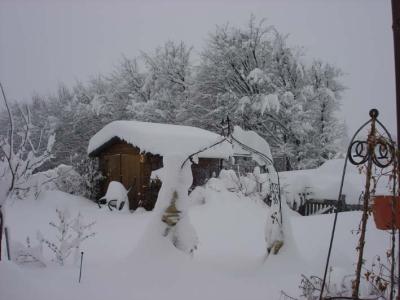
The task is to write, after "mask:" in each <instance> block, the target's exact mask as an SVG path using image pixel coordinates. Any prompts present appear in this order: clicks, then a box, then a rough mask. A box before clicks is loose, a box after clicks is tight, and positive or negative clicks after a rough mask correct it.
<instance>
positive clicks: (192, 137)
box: [88, 121, 232, 210]
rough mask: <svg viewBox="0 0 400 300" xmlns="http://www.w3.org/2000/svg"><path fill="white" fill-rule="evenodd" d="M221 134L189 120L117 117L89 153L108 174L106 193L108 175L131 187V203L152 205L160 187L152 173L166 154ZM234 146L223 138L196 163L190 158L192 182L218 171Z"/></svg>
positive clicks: (201, 181)
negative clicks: (182, 123)
mask: <svg viewBox="0 0 400 300" xmlns="http://www.w3.org/2000/svg"><path fill="white" fill-rule="evenodd" d="M219 140H222V137H221V136H219V135H217V134H215V133H212V132H209V131H206V130H203V129H200V128H195V127H190V126H178V125H171V124H158V123H147V122H138V121H114V122H112V123H110V124H108V125H106V126H105V127H104V128H103V129H101V130H100V131H99V132H98V133H96V135H94V136H93V137H92V139H91V140H90V142H89V147H88V154H89V156H91V157H98V158H99V166H100V169H101V172H102V174H103V175H104V176H105V180H104V181H103V183H102V193H103V194H104V193H105V192H106V190H107V187H108V184H109V183H110V181H119V182H121V183H122V184H123V185H124V186H125V188H126V189H127V190H129V193H128V198H129V208H130V209H132V210H134V209H136V208H138V207H144V208H146V209H147V210H151V209H152V208H153V207H154V205H155V202H156V200H157V195H158V191H159V189H160V187H161V182H160V181H159V180H157V179H154V178H151V175H152V172H153V171H156V170H158V169H160V168H162V167H163V156H164V155H176V154H179V155H181V156H188V155H190V154H193V153H195V152H197V151H199V150H202V149H204V148H205V147H207V146H209V145H212V144H214V143H215V142H217V141H219ZM214 148H215V149H214ZM231 151H232V149H231V146H230V145H229V143H226V142H224V143H222V144H220V145H218V146H217V147H213V149H209V150H206V151H204V152H201V153H199V154H198V162H197V164H192V173H193V186H198V185H202V184H204V183H205V181H206V180H207V179H208V178H210V177H212V176H218V174H219V172H220V170H221V167H222V160H223V159H224V158H227V157H229V156H230V155H231Z"/></svg>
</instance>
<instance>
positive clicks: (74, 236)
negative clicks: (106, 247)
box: [41, 209, 95, 266]
mask: <svg viewBox="0 0 400 300" xmlns="http://www.w3.org/2000/svg"><path fill="white" fill-rule="evenodd" d="M56 213H57V222H50V223H49V225H50V226H51V227H53V228H54V229H55V230H56V232H57V237H56V238H57V240H56V241H50V240H48V239H46V238H44V237H43V238H42V239H41V242H43V243H45V244H46V245H47V247H48V248H49V249H50V250H51V251H52V252H53V253H54V259H53V261H55V262H57V263H58V264H59V265H61V266H63V265H64V264H65V262H66V260H67V258H68V257H69V256H70V255H71V253H72V252H73V251H75V255H74V260H75V262H76V260H77V258H78V257H79V248H80V245H81V243H82V242H83V241H84V240H86V239H88V238H90V237H93V236H94V235H95V233H94V232H91V228H92V226H93V225H94V224H95V222H91V223H84V222H83V217H82V215H81V214H80V213H79V214H78V215H77V216H76V217H75V218H73V219H72V218H71V216H70V214H69V212H68V211H67V210H58V209H56Z"/></svg>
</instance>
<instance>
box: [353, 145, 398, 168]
mask: <svg viewBox="0 0 400 300" xmlns="http://www.w3.org/2000/svg"><path fill="white" fill-rule="evenodd" d="M349 152H350V153H349V161H350V162H351V163H352V164H353V165H356V166H359V165H362V164H364V163H366V162H367V161H368V159H369V157H370V155H369V153H368V142H366V141H358V140H357V141H354V142H353V143H352V144H351V146H350V148H349ZM393 152H394V147H393V145H391V144H389V143H387V142H384V141H378V142H377V143H376V145H375V149H374V152H373V153H372V161H373V163H374V164H375V165H376V166H378V167H379V168H382V169H383V168H386V167H388V166H389V165H390V164H391V163H392V162H393V159H394V157H393Z"/></svg>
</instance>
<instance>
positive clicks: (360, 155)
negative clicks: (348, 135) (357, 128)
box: [349, 141, 369, 166]
mask: <svg viewBox="0 0 400 300" xmlns="http://www.w3.org/2000/svg"><path fill="white" fill-rule="evenodd" d="M368 158H369V154H368V143H367V142H366V141H354V142H353V143H352V144H351V146H350V147H349V161H350V162H351V163H352V164H353V165H356V166H359V165H362V164H364V163H365V162H366V161H367V160H368Z"/></svg>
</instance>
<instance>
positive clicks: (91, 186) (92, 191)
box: [76, 157, 104, 200]
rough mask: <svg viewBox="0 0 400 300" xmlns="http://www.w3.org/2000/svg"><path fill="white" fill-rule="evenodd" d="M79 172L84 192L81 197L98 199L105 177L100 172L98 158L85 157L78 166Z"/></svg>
mask: <svg viewBox="0 0 400 300" xmlns="http://www.w3.org/2000/svg"><path fill="white" fill-rule="evenodd" d="M76 169H77V172H78V173H79V174H80V176H81V178H82V185H83V191H82V193H81V194H80V195H82V196H85V197H86V198H88V199H92V200H95V199H98V198H99V197H100V196H101V195H100V190H101V183H102V180H104V176H103V175H102V174H101V172H100V168H99V160H98V159H97V158H90V157H85V158H84V159H82V160H81V161H80V163H79V164H78V165H77V166H76Z"/></svg>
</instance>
